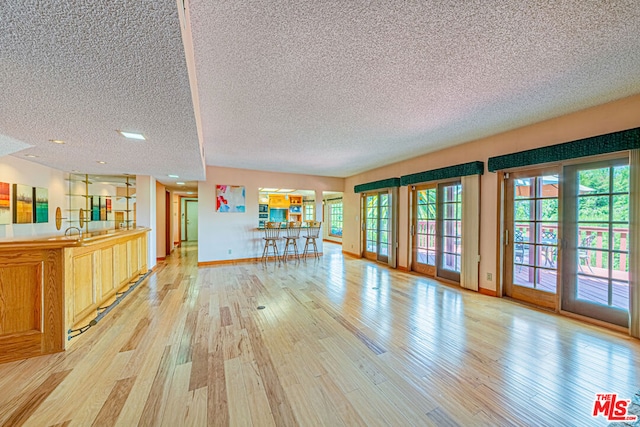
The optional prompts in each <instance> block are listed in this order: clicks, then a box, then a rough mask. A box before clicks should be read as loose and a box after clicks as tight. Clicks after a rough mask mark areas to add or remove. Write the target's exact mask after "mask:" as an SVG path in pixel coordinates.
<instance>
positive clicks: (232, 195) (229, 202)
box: [216, 185, 245, 212]
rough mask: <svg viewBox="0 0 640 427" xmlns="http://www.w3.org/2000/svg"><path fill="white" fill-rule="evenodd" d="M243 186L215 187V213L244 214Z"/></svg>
mask: <svg viewBox="0 0 640 427" xmlns="http://www.w3.org/2000/svg"><path fill="white" fill-rule="evenodd" d="M244 211H245V190H244V186H243V185H216V212H244Z"/></svg>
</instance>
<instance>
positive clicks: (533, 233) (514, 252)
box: [505, 168, 559, 310]
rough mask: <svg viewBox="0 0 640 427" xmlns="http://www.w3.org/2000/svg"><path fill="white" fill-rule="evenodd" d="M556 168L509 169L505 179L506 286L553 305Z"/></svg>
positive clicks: (555, 287)
mask: <svg viewBox="0 0 640 427" xmlns="http://www.w3.org/2000/svg"><path fill="white" fill-rule="evenodd" d="M558 195H559V175H558V169H557V168H550V169H535V170H529V171H523V172H517V173H511V174H509V178H508V179H507V180H506V197H505V199H506V209H505V229H506V230H505V233H506V236H507V238H506V239H505V242H506V243H507V246H506V251H505V291H506V294H507V295H508V296H510V297H512V298H515V299H519V300H522V301H526V302H529V303H532V304H535V305H539V306H542V307H547V308H551V309H554V310H555V309H556V308H557V304H558V297H557V294H558V255H559V253H558V241H559V240H558V236H559V232H558V231H559V227H558V209H559V204H558Z"/></svg>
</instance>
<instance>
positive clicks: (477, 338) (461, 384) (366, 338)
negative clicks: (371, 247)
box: [0, 243, 640, 426]
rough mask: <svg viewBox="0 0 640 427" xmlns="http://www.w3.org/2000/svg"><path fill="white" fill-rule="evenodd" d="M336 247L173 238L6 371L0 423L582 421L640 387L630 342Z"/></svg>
mask: <svg viewBox="0 0 640 427" xmlns="http://www.w3.org/2000/svg"><path fill="white" fill-rule="evenodd" d="M340 249H341V248H340V247H339V246H337V245H331V244H326V243H325V245H324V256H323V257H321V258H320V259H318V260H316V259H313V258H311V259H308V260H307V261H306V262H292V261H290V262H288V263H286V264H285V263H282V264H276V263H275V262H273V261H270V262H269V263H268V264H267V265H266V266H265V265H263V264H261V263H244V264H238V265H224V266H219V267H203V268H198V267H197V263H196V260H197V248H196V247H194V246H186V247H183V248H181V249H178V250H177V251H176V253H175V254H174V255H172V256H171V257H168V258H167V260H166V262H163V263H162V264H160V265H159V266H158V269H157V271H155V272H154V273H153V274H152V275H151V276H150V277H149V278H148V279H147V280H146V281H145V282H144V283H143V284H141V285H140V287H139V288H138V289H136V290H135V291H134V292H133V293H132V294H131V295H130V296H129V297H128V298H127V299H126V300H125V301H124V302H122V303H121V304H120V305H119V306H118V307H117V308H116V309H115V310H113V311H112V312H111V313H110V314H109V315H107V316H106V317H105V319H103V320H102V321H101V322H100V323H98V325H97V326H95V327H93V328H91V329H90V330H89V331H88V332H86V333H85V334H84V335H82V336H80V337H79V338H75V339H74V342H73V343H72V347H71V348H70V349H69V350H68V351H66V352H65V353H59V354H55V355H49V356H42V357H37V358H33V359H28V360H24V361H19V362H12V363H8V364H3V365H0V424H2V425H10V426H19V425H32V426H51V425H79V426H88V425H97V426H109V425H120V426H132V425H144V426H161V425H167V426H181V425H194V426H199V425H207V424H208V425H254V426H268V425H278V426H289V425H309V426H318V425H327V426H340V425H349V426H351V425H371V426H374V425H392V426H405V425H416V426H457V425H460V426H476V425H478V426H479V425H487V426H496V425H500V426H510V425H516V426H571V425H575V426H589V425H606V424H607V422H606V421H605V420H604V418H602V417H600V418H597V419H594V418H593V417H592V416H591V414H592V411H593V400H594V398H595V393H599V392H613V393H618V395H619V396H620V397H626V398H631V397H632V395H633V394H634V393H635V391H636V390H637V389H638V388H640V341H638V340H633V339H630V338H628V337H626V336H624V335H622V334H618V333H615V332H611V331H607V330H604V329H600V328H598V327H594V326H590V325H587V324H582V323H579V322H577V321H574V320H572V319H568V318H564V317H561V316H557V315H553V314H549V313H546V312H542V311H537V310H534V309H531V308H528V307H525V306H522V305H519V304H516V303H513V302H510V301H508V300H504V299H499V298H493V297H488V296H484V295H480V294H477V293H473V292H468V291H462V290H460V289H457V288H454V287H450V286H446V285H442V284H439V283H437V282H435V281H434V280H430V279H428V278H424V277H421V276H418V275H413V274H408V273H404V272H400V271H394V270H389V269H387V268H385V267H384V266H381V265H377V264H375V263H372V262H369V261H365V260H359V259H353V258H349V257H344V256H343V255H342V254H341V253H340ZM258 306H265V308H264V309H263V310H258V309H257V307H258Z"/></svg>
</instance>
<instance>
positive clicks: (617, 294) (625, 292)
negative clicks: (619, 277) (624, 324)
mask: <svg viewBox="0 0 640 427" xmlns="http://www.w3.org/2000/svg"><path fill="white" fill-rule="evenodd" d="M611 286H612V287H613V289H612V291H613V292H612V293H613V295H612V296H611V305H612V306H614V307H618V308H621V309H623V310H629V282H617V281H614V282H612V283H611Z"/></svg>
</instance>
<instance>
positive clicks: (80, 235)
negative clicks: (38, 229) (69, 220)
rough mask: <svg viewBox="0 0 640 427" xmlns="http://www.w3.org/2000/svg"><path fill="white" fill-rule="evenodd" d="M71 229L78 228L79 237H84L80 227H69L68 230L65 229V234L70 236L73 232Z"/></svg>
mask: <svg viewBox="0 0 640 427" xmlns="http://www.w3.org/2000/svg"><path fill="white" fill-rule="evenodd" d="M71 230H78V238H79V239H82V230H81V229H80V228H78V227H68V228H67V229H66V230H64V235H65V236H70V235H71V233H70V231H71Z"/></svg>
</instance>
